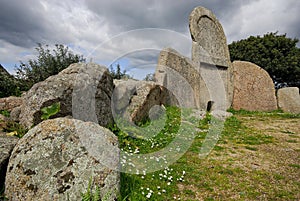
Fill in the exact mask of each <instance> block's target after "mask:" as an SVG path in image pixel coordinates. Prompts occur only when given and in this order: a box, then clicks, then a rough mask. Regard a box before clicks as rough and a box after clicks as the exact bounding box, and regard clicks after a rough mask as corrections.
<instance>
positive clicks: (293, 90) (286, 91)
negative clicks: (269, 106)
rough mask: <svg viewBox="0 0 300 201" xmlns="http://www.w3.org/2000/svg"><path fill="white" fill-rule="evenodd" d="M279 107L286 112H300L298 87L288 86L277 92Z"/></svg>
mask: <svg viewBox="0 0 300 201" xmlns="http://www.w3.org/2000/svg"><path fill="white" fill-rule="evenodd" d="M277 100H278V107H279V108H280V109H282V110H283V111H284V112H289V113H294V114H300V95H299V88H298V87H287V88H282V89H279V90H278V92H277Z"/></svg>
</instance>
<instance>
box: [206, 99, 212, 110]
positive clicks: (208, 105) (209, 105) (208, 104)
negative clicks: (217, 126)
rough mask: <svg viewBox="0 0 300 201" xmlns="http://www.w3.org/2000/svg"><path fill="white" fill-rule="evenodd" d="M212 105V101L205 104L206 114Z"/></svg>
mask: <svg viewBox="0 0 300 201" xmlns="http://www.w3.org/2000/svg"><path fill="white" fill-rule="evenodd" d="M213 104H214V101H208V102H207V107H206V111H207V112H210V111H211V109H212V106H213Z"/></svg>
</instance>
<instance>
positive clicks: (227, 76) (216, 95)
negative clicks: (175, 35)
mask: <svg viewBox="0 0 300 201" xmlns="http://www.w3.org/2000/svg"><path fill="white" fill-rule="evenodd" d="M189 24H190V32H191V36H192V40H193V44H192V61H193V62H194V63H196V65H197V66H199V67H200V68H199V69H200V74H201V77H202V78H203V81H201V83H200V85H201V89H200V90H201V91H200V94H201V96H200V105H201V108H203V107H206V106H207V104H208V102H209V101H212V102H214V104H215V106H214V107H215V109H221V110H224V109H227V108H229V107H230V106H231V103H232V95H233V77H232V72H233V70H232V64H231V62H230V55H229V50H228V45H227V42H226V37H225V34H224V31H223V28H222V25H221V24H220V22H219V21H218V20H217V18H216V16H215V15H214V14H213V13H212V12H211V11H210V10H208V9H206V8H203V7H197V8H195V9H194V10H193V11H192V13H191V14H190V21H189ZM202 82H204V83H202Z"/></svg>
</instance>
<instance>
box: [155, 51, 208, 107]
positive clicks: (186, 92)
mask: <svg viewBox="0 0 300 201" xmlns="http://www.w3.org/2000/svg"><path fill="white" fill-rule="evenodd" d="M201 79H202V78H201V76H200V72H199V71H198V70H197V67H196V66H195V65H194V64H193V63H192V61H191V60H190V59H189V58H187V57H185V56H183V55H181V54H180V53H179V52H177V51H176V50H174V49H172V48H165V49H163V50H162V51H161V52H160V55H159V57H158V65H157V67H156V71H155V80H156V82H157V83H158V84H159V85H161V86H164V87H165V88H167V89H168V91H169V96H168V99H167V100H166V102H167V103H168V104H169V105H174V106H180V107H184V108H198V109H199V108H201V103H200V96H201V94H203V91H204V90H205V89H201ZM203 87H205V86H203Z"/></svg>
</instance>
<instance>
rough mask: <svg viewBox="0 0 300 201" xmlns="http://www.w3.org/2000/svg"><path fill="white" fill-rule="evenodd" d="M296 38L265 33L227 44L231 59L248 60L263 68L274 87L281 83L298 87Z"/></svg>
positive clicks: (299, 65)
mask: <svg viewBox="0 0 300 201" xmlns="http://www.w3.org/2000/svg"><path fill="white" fill-rule="evenodd" d="M298 41H299V40H298V39H291V38H287V37H286V34H284V35H278V33H277V32H275V33H267V34H265V35H264V36H263V37H261V36H256V37H254V36H250V37H249V38H247V39H244V40H240V41H237V42H233V43H232V44H230V45H229V51H230V57H231V60H232V61H234V60H242V61H249V62H252V63H255V64H257V65H258V66H260V67H262V68H264V69H265V70H266V71H267V72H268V73H269V74H270V76H271V78H272V79H273V81H274V83H275V85H276V88H280V87H281V86H283V85H287V86H297V87H300V49H299V48H297V46H296V45H297V43H298Z"/></svg>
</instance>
